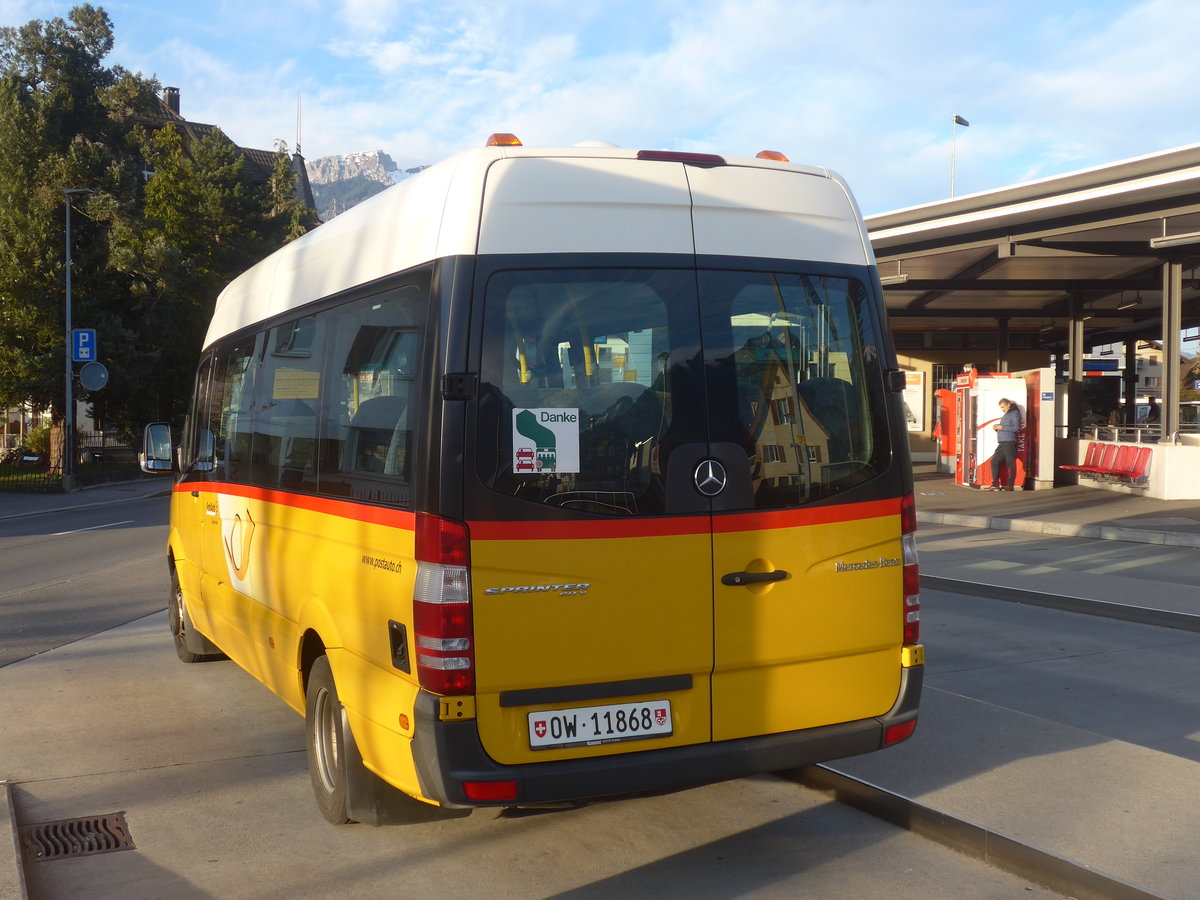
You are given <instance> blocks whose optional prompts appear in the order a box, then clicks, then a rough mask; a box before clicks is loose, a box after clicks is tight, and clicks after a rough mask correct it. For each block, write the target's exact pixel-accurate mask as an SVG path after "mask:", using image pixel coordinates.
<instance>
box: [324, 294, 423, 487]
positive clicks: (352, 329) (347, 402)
mask: <svg viewBox="0 0 1200 900" xmlns="http://www.w3.org/2000/svg"><path fill="white" fill-rule="evenodd" d="M426 305H427V304H426V293H425V291H424V290H422V289H421V287H419V286H418V285H416V284H406V285H402V286H399V287H396V288H392V289H390V290H387V291H384V292H383V293H380V294H376V295H373V296H371V297H367V298H364V299H362V300H356V301H353V302H351V303H349V304H347V305H346V306H344V307H341V308H339V309H338V310H336V311H335V313H334V321H333V322H332V323H331V325H330V327H329V330H328V341H329V346H330V351H329V352H328V353H327V354H325V356H326V358H327V359H328V360H329V363H328V367H327V369H326V372H325V389H324V396H323V397H322V399H321V436H320V437H321V439H320V446H319V450H318V453H319V460H318V466H319V472H318V478H319V490H320V491H321V493H324V494H333V495H335V496H339V497H352V498H354V499H357V500H366V501H370V502H377V503H387V504H391V505H395V506H409V505H411V499H410V498H411V492H410V490H409V485H410V484H411V480H412V479H411V473H412V471H413V463H412V459H411V454H412V448H413V445H414V441H413V433H412V427H413V426H412V423H413V422H414V421H415V418H416V417H415V406H414V404H416V405H418V406H419V404H418V403H417V399H418V396H417V379H418V377H419V373H420V365H421V358H420V357H421V345H422V341H423V326H424V317H425V313H426Z"/></svg>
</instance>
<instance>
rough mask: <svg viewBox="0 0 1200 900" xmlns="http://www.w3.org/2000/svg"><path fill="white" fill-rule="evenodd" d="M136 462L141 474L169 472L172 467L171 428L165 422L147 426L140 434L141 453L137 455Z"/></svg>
mask: <svg viewBox="0 0 1200 900" xmlns="http://www.w3.org/2000/svg"><path fill="white" fill-rule="evenodd" d="M138 462H139V463H140V464H141V467H142V471H143V472H150V473H161V472H170V471H171V470H172V469H173V468H174V466H173V464H172V462H171V426H170V425H168V424H167V423H166V422H155V423H154V424H152V425H147V426H146V430H145V432H143V434H142V452H141V453H139V454H138Z"/></svg>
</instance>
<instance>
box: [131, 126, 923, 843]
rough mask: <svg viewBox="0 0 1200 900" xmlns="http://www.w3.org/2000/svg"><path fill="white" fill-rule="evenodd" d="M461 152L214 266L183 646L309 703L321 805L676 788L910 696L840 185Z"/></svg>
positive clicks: (177, 588)
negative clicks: (275, 244)
mask: <svg viewBox="0 0 1200 900" xmlns="http://www.w3.org/2000/svg"><path fill="white" fill-rule="evenodd" d="M760 157H761V158H753V159H749V158H745V159H742V158H730V157H721V156H714V155H706V154H689V153H675V152H663V151H632V150H622V149H616V148H608V147H578V148H570V149H552V150H551V149H532V148H525V147H522V146H520V145H519V144H518V143H517V142H516V141H515V139H511V138H509V139H507V141H504V142H501V143H500V144H496V142H495V141H493V142H491V145H489V146H488V147H486V148H483V149H478V150H474V151H469V152H465V153H462V154H460V155H458V156H456V157H453V158H451V159H449V160H447V161H446V162H443V163H441V164H439V165H436V166H433V167H431V168H429V169H428V170H426V171H424V172H422V173H421V174H420V175H418V176H415V177H414V178H412V179H411V180H409V181H407V182H405V183H403V184H400V185H397V186H395V187H392V188H389V189H388V190H386V191H384V192H383V193H381V194H379V195H378V196H376V197H374V198H372V199H371V200H368V201H367V202H365V203H363V204H361V205H360V206H358V207H356V208H355V209H353V210H351V211H349V212H347V213H345V214H343V215H341V216H338V217H337V218H335V219H333V220H332V221H330V222H328V223H326V224H324V225H321V226H320V227H319V228H317V229H315V230H314V231H313V232H311V233H310V234H308V235H306V236H305V237H303V238H302V239H300V240H297V241H295V242H294V243H292V244H290V245H288V246H287V247H285V248H283V249H282V250H280V251H278V252H277V253H275V254H274V255H272V256H270V257H269V258H267V259H265V260H264V261H263V262H261V263H259V264H258V265H257V266H255V267H254V268H253V269H251V270H250V271H248V272H247V273H245V274H244V275H242V276H241V277H240V278H238V279H237V280H235V281H234V282H233V283H232V284H231V285H230V286H229V287H228V288H227V289H226V290H225V291H224V292H223V293H222V294H221V296H220V298H219V299H218V301H217V305H216V310H215V314H214V316H213V320H212V324H211V328H210V330H209V333H208V337H207V341H206V346H205V348H204V351H203V355H202V359H201V362H200V365H199V369H198V373H197V376H196V389H195V401H194V405H193V408H192V412H191V414H190V416H189V417H188V419H187V421H186V423H185V425H184V430H183V434H182V438H181V440H180V441H179V446H178V449H177V451H176V452H175V455H174V458H173V459H172V455H171V454H170V452H168V451H167V450H166V449H164V448H169V447H170V445H171V437H170V435H169V432H168V430H167V428H166V426H164V425H155V426H151V427H150V428H149V429H148V430H147V440H146V448H145V460H144V464H143V465H144V467H145V468H147V470H163V469H173V470H174V471H175V472H176V473H177V480H176V482H175V488H174V492H173V499H172V506H171V529H170V538H169V543H168V547H167V556H168V560H167V561H168V565H169V567H170V572H171V577H172V583H173V586H174V590H173V592H172V598H171V604H170V610H169V611H170V621H171V628H172V631H173V633H174V635H175V643H176V648H177V650H178V652H179V655H180V657H181V658H182V659H184V660H185V661H198V660H202V659H206V658H211V657H214V656H218V655H222V654H226V655H228V656H229V657H230V658H232V659H233V660H234V661H235V662H237V663H238V665H240V666H241V667H243V668H244V669H245V670H246V671H247V672H249V673H250V674H252V675H253V676H254V677H256V678H258V679H260V680H261V681H262V682H263V683H264V684H266V685H267V686H268V687H270V688H271V690H273V691H275V692H276V693H277V694H278V695H279V696H280V697H281V698H283V700H284V701H285V702H287V703H288V704H289V705H291V706H292V707H294V708H295V709H296V710H297V711H300V712H303V713H304V714H305V715H306V717H307V720H308V721H307V732H308V757H309V765H310V769H311V773H312V781H313V787H314V791H315V793H316V797H317V801H318V804H319V806H320V808H321V811H322V813H323V814H324V816H325V817H326V818H327V819H329V820H330V821H331V822H335V823H341V822H346V821H354V820H356V821H366V822H373V823H384V822H392V821H401V820H405V819H406V818H412V817H413V815H414V811H416V812H419V811H421V810H428V809H429V807H428V806H423V805H422V804H421V803H419V802H416V801H423V802H424V804H429V805H431V806H436V807H443V808H446V809H450V810H456V809H469V808H471V807H476V806H495V805H534V804H541V803H551V802H559V801H565V800H575V799H581V798H589V797H598V796H605V795H615V794H622V793H627V792H632V791H640V790H646V789H664V788H676V787H684V786H689V785H695V784H701V783H704V782H710V781H714V780H719V779H725V778H734V777H739V776H744V775H749V774H753V773H758V772H766V771H775V770H781V769H786V768H790V767H793V766H797V765H802V764H807V763H812V762H817V761H820V760H826V759H831V758H836V757H842V756H848V755H852V754H858V753H864V752H868V751H872V750H877V749H880V748H882V747H885V746H887V745H889V744H892V743H896V742H898V741H901V740H903V739H905V738H906V737H908V736H909V735H910V734H911V733H912V731H913V728H914V727H915V725H916V717H917V706H918V699H919V695H920V690H921V673H922V664H923V648H922V646H921V645H920V643H919V637H918V628H919V622H918V619H919V602H918V587H917V561H916V552H915V543H914V535H913V531H914V530H915V510H914V506H913V496H912V482H911V470H910V464H909V458H908V452H907V434H906V431H905V424H904V415H903V409H902V406H901V402H900V392H901V391H902V390H903V387H904V378H903V373H901V372H900V371H898V369H897V366H896V359H895V353H894V350H893V348H892V344H891V339H890V336H889V331H888V328H887V323H886V319H885V313H884V305H883V300H882V293H881V291H880V288H879V282H878V276H877V273H876V270H875V267H874V260H873V256H872V252H871V247H870V244H869V243H868V241H867V236H866V232H865V229H864V227H863V224H862V221H861V217H860V215H859V213H858V211H857V208H856V206H855V204H854V201H853V199H852V198H851V195H850V192H849V191H848V189H847V187H846V185H845V184H844V183H843V182H842V181H841V179H840V178H838V177H837V176H836V175H834V174H832V173H830V172H828V171H826V170H824V169H819V168H812V167H808V166H801V165H795V164H792V163H789V162H787V161H786V160H785V159H783V158H782V157H780V156H779V154H773V153H768V154H760Z"/></svg>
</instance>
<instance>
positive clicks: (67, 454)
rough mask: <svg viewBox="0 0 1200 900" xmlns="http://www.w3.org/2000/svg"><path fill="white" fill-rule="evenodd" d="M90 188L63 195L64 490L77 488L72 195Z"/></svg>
mask: <svg viewBox="0 0 1200 900" xmlns="http://www.w3.org/2000/svg"><path fill="white" fill-rule="evenodd" d="M90 193H91V190H90V189H89V188H66V189H64V190H63V196H64V198H65V200H66V206H67V304H66V316H65V318H66V338H67V340H66V344H67V348H66V357H67V366H66V401H67V405H66V407H65V408H64V409H63V455H62V480H63V490H64V491H72V490H74V489H75V398H74V396H73V395H72V390H71V389H72V388H73V387H74V385H72V384H71V381H72V379H73V378H74V377H75V366H74V355H75V354H74V347H73V341H72V334H71V197H72V195H74V194H90Z"/></svg>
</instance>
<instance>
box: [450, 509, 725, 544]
mask: <svg viewBox="0 0 1200 900" xmlns="http://www.w3.org/2000/svg"><path fill="white" fill-rule="evenodd" d="M467 527H468V528H469V529H470V530H471V538H472V540H479V541H577V540H589V539H597V538H640V537H667V536H678V535H685V534H708V533H709V532H710V531H711V530H712V526H711V524H710V522H709V517H708V516H707V515H701V516H673V517H669V518H662V519H614V520H605V521H586V522H579V521H575V522H468V523H467Z"/></svg>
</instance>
